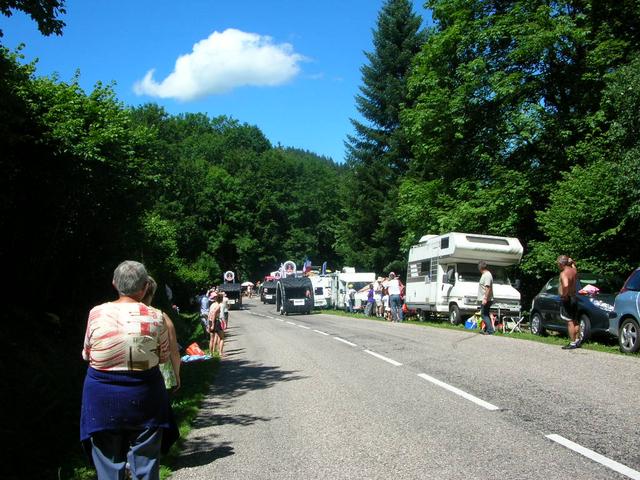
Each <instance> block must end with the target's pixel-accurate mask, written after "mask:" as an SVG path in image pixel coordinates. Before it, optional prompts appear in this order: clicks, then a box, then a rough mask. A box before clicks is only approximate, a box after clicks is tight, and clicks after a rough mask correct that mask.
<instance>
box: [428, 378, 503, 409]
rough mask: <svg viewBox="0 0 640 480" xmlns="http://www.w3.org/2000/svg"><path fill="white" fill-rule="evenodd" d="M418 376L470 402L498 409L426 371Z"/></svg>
mask: <svg viewBox="0 0 640 480" xmlns="http://www.w3.org/2000/svg"><path fill="white" fill-rule="evenodd" d="M418 376H419V377H420V378H422V379H424V380H426V381H428V382H431V383H433V384H435V385H438V386H439V387H442V388H444V389H445V390H449V391H450V392H453V393H455V394H456V395H460V396H461V397H462V398H466V399H467V400H469V401H470V402H473V403H475V404H476V405H480V406H481V407H483V408H486V409H487V410H500V408H499V407H496V406H495V405H492V404H490V403H489V402H485V401H484V400H481V399H480V398H478V397H475V396H473V395H471V394H470V393H467V392H465V391H463V390H460V389H459V388H456V387H454V386H452V385H449V384H448V383H444V382H442V381H440V380H438V379H437V378H433V377H430V376H429V375H427V374H426V373H419V374H418Z"/></svg>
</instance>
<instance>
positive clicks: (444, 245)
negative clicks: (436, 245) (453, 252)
mask: <svg viewBox="0 0 640 480" xmlns="http://www.w3.org/2000/svg"><path fill="white" fill-rule="evenodd" d="M440 248H449V237H444V238H441V239H440Z"/></svg>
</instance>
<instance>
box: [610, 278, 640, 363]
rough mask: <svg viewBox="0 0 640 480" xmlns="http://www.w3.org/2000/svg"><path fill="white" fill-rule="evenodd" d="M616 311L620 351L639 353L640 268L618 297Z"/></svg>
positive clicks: (628, 279) (625, 284)
mask: <svg viewBox="0 0 640 480" xmlns="http://www.w3.org/2000/svg"><path fill="white" fill-rule="evenodd" d="M614 310H615V312H616V317H617V320H618V343H619V344H620V351H622V352H625V353H635V352H637V351H638V349H639V348H640V268H637V269H636V270H635V271H634V272H633V273H632V274H631V275H629V278H627V281H626V282H624V285H623V287H622V289H621V290H620V293H619V294H618V295H617V296H616V300H615V305H614Z"/></svg>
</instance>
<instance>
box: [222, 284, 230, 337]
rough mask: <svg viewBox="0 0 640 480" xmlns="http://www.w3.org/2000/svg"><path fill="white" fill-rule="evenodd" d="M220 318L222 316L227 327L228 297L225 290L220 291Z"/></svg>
mask: <svg viewBox="0 0 640 480" xmlns="http://www.w3.org/2000/svg"><path fill="white" fill-rule="evenodd" d="M222 318H224V323H225V324H226V325H227V328H229V297H228V296H227V292H222Z"/></svg>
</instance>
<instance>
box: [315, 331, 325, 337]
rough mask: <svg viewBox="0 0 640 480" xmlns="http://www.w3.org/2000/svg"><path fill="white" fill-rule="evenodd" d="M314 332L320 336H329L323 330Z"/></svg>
mask: <svg viewBox="0 0 640 480" xmlns="http://www.w3.org/2000/svg"><path fill="white" fill-rule="evenodd" d="M314 332H316V333H319V334H320V335H326V336H329V334H328V333H327V332H323V331H322V330H314Z"/></svg>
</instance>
